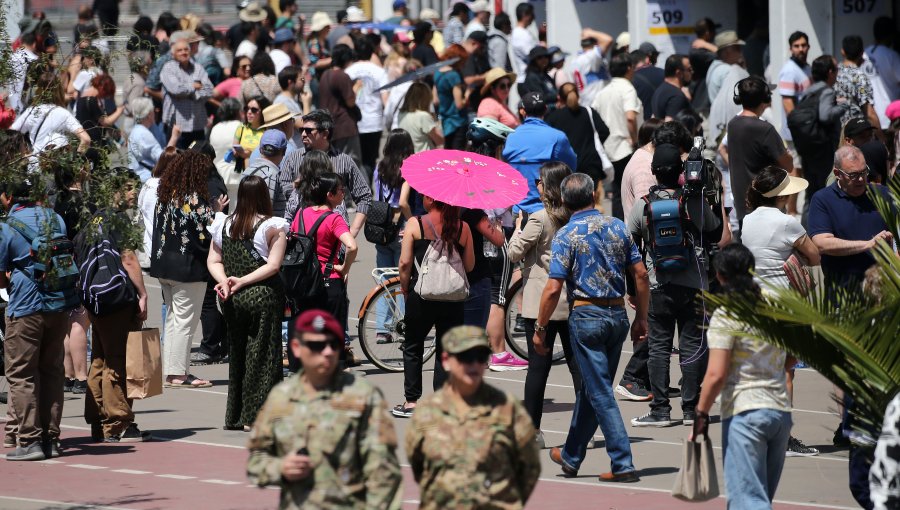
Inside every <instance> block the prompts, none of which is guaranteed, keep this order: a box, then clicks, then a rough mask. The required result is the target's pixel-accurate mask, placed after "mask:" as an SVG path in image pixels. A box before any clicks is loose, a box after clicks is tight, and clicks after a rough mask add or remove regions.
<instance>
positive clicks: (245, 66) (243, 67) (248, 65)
mask: <svg viewBox="0 0 900 510" xmlns="http://www.w3.org/2000/svg"><path fill="white" fill-rule="evenodd" d="M241 69H250V64H244V65H242V66H241Z"/></svg>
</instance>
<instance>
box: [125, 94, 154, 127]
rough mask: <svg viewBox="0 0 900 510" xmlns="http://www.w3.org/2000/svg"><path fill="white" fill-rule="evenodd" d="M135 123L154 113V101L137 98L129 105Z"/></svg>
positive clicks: (146, 98) (147, 98)
mask: <svg viewBox="0 0 900 510" xmlns="http://www.w3.org/2000/svg"><path fill="white" fill-rule="evenodd" d="M129 106H130V107H131V114H132V115H134V121H135V122H140V121H142V120H144V119H146V118H147V116H148V115H150V114H151V113H153V101H152V100H151V99H150V98H149V97H137V98H134V99H132V100H131V102H130V103H129Z"/></svg>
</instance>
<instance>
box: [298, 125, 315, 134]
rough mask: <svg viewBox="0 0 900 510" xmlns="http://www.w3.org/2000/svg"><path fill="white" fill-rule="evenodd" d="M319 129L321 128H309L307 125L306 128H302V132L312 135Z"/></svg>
mask: <svg viewBox="0 0 900 510" xmlns="http://www.w3.org/2000/svg"><path fill="white" fill-rule="evenodd" d="M318 130H319V128H307V127H305V128H300V132H301V133H304V134H307V135H311V134H313V133H314V132H316V131H318Z"/></svg>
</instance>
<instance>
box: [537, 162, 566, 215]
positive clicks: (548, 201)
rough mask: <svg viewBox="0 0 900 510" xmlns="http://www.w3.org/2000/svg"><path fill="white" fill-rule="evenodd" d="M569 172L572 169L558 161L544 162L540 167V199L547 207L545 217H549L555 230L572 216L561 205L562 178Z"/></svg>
mask: <svg viewBox="0 0 900 510" xmlns="http://www.w3.org/2000/svg"><path fill="white" fill-rule="evenodd" d="M571 173H572V169H571V168H569V165H567V164H565V163H562V162H559V161H551V162H549V163H544V165H543V166H541V169H540V175H541V184H542V185H543V186H544V196H543V198H541V201H542V202H543V203H544V208H545V209H547V217H548V218H550V221H551V222H552V223H553V226H554V227H556V228H557V230H558V229H560V228H562V226H563V225H565V224H566V223H568V222H569V218H571V217H572V211H570V210H569V208H568V207H566V206H565V205H563V201H562V191H561V189H560V185H561V184H562V180H563V179H565V178H566V176H567V175H571Z"/></svg>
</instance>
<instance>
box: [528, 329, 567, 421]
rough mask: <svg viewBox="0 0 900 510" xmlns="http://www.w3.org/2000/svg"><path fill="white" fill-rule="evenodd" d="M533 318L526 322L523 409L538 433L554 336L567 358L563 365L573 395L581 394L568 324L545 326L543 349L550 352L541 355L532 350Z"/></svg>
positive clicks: (551, 362) (551, 359)
mask: <svg viewBox="0 0 900 510" xmlns="http://www.w3.org/2000/svg"><path fill="white" fill-rule="evenodd" d="M536 322H537V321H536V320H535V319H525V338H527V339H528V342H527V343H528V373H527V374H525V400H524V402H523V403H524V404H525V410H526V411H528V415H529V416H531V422H532V424H533V425H534V428H536V429H538V430H540V428H541V417H542V416H543V415H544V390H546V389H547V378H548V377H550V367H552V366H553V344H554V343H555V341H556V335H559V340H560V341H561V342H562V348H563V353H564V354H565V355H566V365H568V366H569V372H570V373H571V374H572V385H573V386H574V387H575V394H576V395H577V394H578V392H580V391H581V371H580V370H578V364H576V363H575V358H574V357H573V356H572V344H571V343H570V341H569V321H565V320H562V321H550V322H549V323H548V324H547V336H546V337H544V341H545V342H546V343H545V347H546V348H547V350H549V351H550V352H549V353H548V354H547V355H546V356H541V355H540V354H538V353H537V352H535V350H534V344H533V343H532V342H531V339H532V338H534V324H535V323H536Z"/></svg>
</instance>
